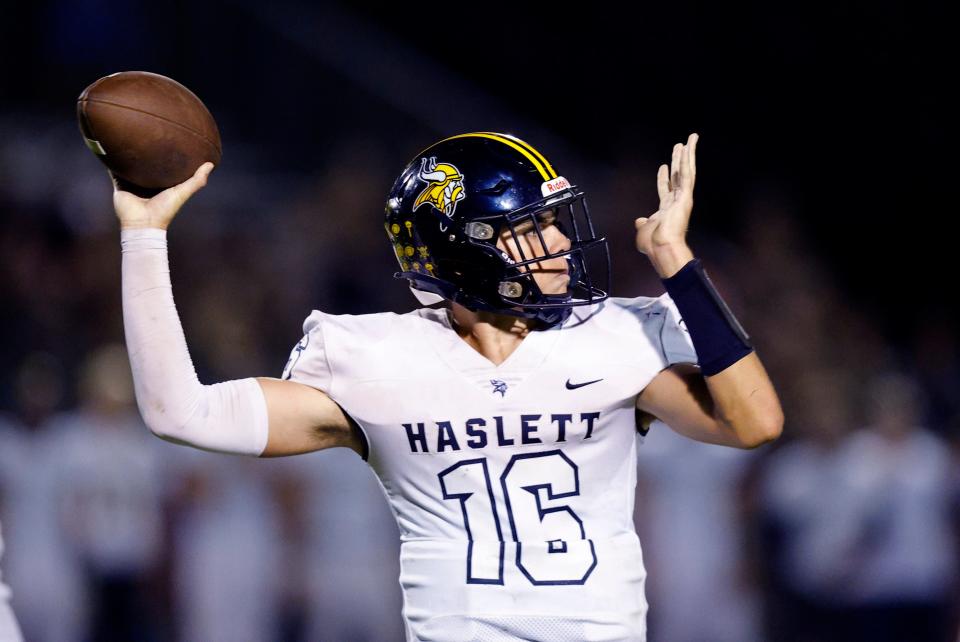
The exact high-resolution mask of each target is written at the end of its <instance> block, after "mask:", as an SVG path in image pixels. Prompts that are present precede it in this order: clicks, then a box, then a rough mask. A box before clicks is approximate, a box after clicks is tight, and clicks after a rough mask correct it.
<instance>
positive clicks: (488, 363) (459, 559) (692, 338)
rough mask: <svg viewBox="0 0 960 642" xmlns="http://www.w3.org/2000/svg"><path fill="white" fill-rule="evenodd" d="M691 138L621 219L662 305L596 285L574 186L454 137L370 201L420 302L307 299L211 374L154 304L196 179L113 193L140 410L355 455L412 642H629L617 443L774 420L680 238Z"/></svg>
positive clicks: (162, 430)
mask: <svg viewBox="0 0 960 642" xmlns="http://www.w3.org/2000/svg"><path fill="white" fill-rule="evenodd" d="M697 138H698V137H697V135H696V134H692V135H691V136H690V137H689V138H688V140H687V142H686V144H680V143H678V144H677V145H676V146H675V147H674V149H673V158H672V161H671V164H670V167H669V168H668V167H667V165H662V166H661V167H660V169H659V171H658V174H657V188H658V191H659V195H660V206H659V209H658V210H657V211H656V212H655V213H653V214H652V215H650V216H649V217H641V218H638V219H636V221H635V228H636V244H637V249H638V250H639V251H640V252H641V253H643V254H645V255H646V256H647V257H648V259H649V260H650V262H651V263H652V264H653V267H654V269H655V270H656V271H657V273H658V274H659V276H660V277H661V279H662V281H663V283H664V286H665V289H666V293H665V294H663V295H661V296H659V297H642V296H641V297H636V298H616V297H610V296H608V291H609V257H608V254H607V246H606V241H605V239H604V238H603V237H602V236H600V235H599V234H598V232H597V230H596V229H595V226H594V224H593V221H592V220H591V218H590V214H589V211H588V209H587V205H586V201H585V197H584V193H583V191H582V190H581V189H579V188H578V187H577V186H576V185H575V184H574V183H573V182H572V181H569V180H568V179H567V178H566V177H564V176H563V175H561V174H559V173H558V172H557V171H556V169H555V168H554V167H553V165H552V164H551V163H550V162H549V161H548V160H547V159H546V158H545V157H544V156H543V154H541V153H540V152H539V151H538V150H537V149H535V148H534V147H532V146H531V145H529V144H528V143H526V142H524V141H522V140H520V139H518V138H515V137H513V136H510V135H507V134H501V133H493V132H474V133H469V134H462V135H458V136H453V137H450V138H446V139H444V140H442V141H440V142H438V143H435V144H433V145H431V146H430V147H428V148H427V149H425V150H424V151H422V152H421V153H420V154H418V155H417V156H415V157H414V158H413V159H412V160H411V161H410V162H409V163H408V164H407V166H406V168H405V169H404V170H403V172H402V173H401V174H400V176H399V177H398V178H397V180H396V182H395V183H394V185H393V187H392V189H391V190H390V192H389V194H388V197H387V202H386V207H385V214H386V216H385V221H384V225H385V228H386V234H387V237H388V238H389V241H390V244H391V246H392V249H393V252H394V253H395V254H396V258H397V262H398V264H399V271H398V273H397V275H396V276H397V277H398V278H399V279H401V281H403V282H405V283H406V285H408V286H409V287H410V288H411V289H412V291H413V293H414V294H415V295H416V296H417V298H418V299H419V301H420V302H421V303H422V304H423V307H420V308H418V309H416V310H414V311H412V312H409V313H406V314H399V315H398V314H393V313H381V314H367V315H357V316H355V315H338V314H330V313H326V312H322V311H317V310H315V311H313V312H312V313H311V314H310V315H309V316H308V317H307V318H306V321H305V322H304V324H303V331H304V335H303V337H302V338H301V339H300V340H299V341H298V342H297V343H296V345H295V346H294V348H293V350H292V352H291V353H290V358H289V360H288V361H287V364H286V367H285V368H284V370H283V372H282V373H281V376H280V377H279V378H268V377H259V378H249V379H238V380H232V381H226V382H221V383H216V384H212V385H203V384H201V383H200V382H199V381H198V379H197V376H196V373H195V371H194V368H193V365H192V362H191V360H190V356H189V353H188V350H187V346H186V342H185V339H184V336H183V330H182V329H181V326H180V321H179V318H178V315H177V311H176V308H175V306H174V302H173V295H172V291H171V287H170V279H169V267H168V262H167V261H168V259H167V250H166V248H167V245H166V229H167V226H168V225H169V224H170V222H171V221H172V220H173V218H174V216H175V215H176V213H177V211H178V210H179V209H180V208H181V206H182V205H183V204H184V203H185V202H186V201H187V199H188V198H189V197H190V196H191V195H193V194H194V193H195V192H196V191H197V190H199V189H200V188H201V187H203V186H204V185H205V184H206V181H207V178H208V176H209V174H210V171H211V170H212V168H213V166H212V165H211V164H209V163H208V164H205V165H203V166H202V167H200V168H199V169H198V170H197V172H196V174H195V175H194V176H193V177H192V178H191V179H189V180H188V181H186V182H185V183H182V184H181V185H178V186H176V187H172V188H170V189H168V190H166V191H165V192H162V193H160V194H158V195H157V196H155V197H153V198H152V199H149V200H146V199H141V198H138V197H136V196H134V195H133V194H131V193H129V192H125V191H122V190H119V189H117V190H115V192H114V206H115V209H116V212H117V216H118V217H119V219H120V226H121V244H122V251H123V259H122V281H123V286H122V290H123V314H124V327H125V331H126V338H127V343H128V348H129V355H130V361H131V366H132V369H133V376H134V383H135V386H136V395H137V402H138V405H139V407H140V411H141V413H142V414H143V417H144V420H145V421H146V423H147V425H148V426H149V427H150V429H151V431H153V432H154V433H155V434H157V435H158V436H160V437H162V438H164V439H167V440H169V441H173V442H176V443H181V444H187V445H191V446H194V447H198V448H204V449H208V450H215V451H221V452H227V453H239V454H247V455H255V456H267V457H272V456H280V455H293V454H298V453H307V452H311V451H315V450H320V449H324V448H332V447H337V446H339V447H344V448H350V449H352V450H354V451H355V452H356V453H357V454H358V455H360V456H361V457H362V458H363V459H364V460H365V461H366V462H367V463H368V464H369V465H370V467H371V469H372V471H373V472H374V473H375V475H376V477H377V479H378V480H379V482H380V484H381V486H382V488H383V491H384V495H385V496H386V498H387V500H388V502H389V504H390V506H391V508H392V510H393V513H394V515H395V517H396V519H397V523H398V525H399V529H400V535H401V540H402V545H401V560H400V562H401V573H400V585H401V587H402V590H403V597H404V609H403V616H404V620H405V624H406V631H407V633H406V635H407V639H408V640H409V641H415V640H416V641H426V640H436V641H443V642H451V641H455V640H464V641H466V640H483V641H499V640H551V641H557V640H570V641H574V640H576V641H585V640H644V639H645V638H646V623H645V622H646V611H647V603H646V600H645V597H644V580H645V576H646V574H645V570H644V566H643V560H642V556H641V549H640V543H639V541H638V539H637V535H636V532H635V530H634V526H633V522H632V514H633V503H634V487H635V484H636V449H637V447H638V442H642V438H641V439H638V438H637V434H638V432H639V433H640V435H641V436H642V435H643V434H645V433H646V431H647V430H648V428H649V424H650V422H651V421H652V420H653V419H658V420H660V421H661V422H663V423H664V424H666V425H667V426H669V427H670V428H672V429H673V430H675V431H677V432H679V433H681V434H683V435H686V436H688V437H690V438H692V439H696V440H700V441H705V442H710V443H714V444H720V445H726V446H732V447H737V448H754V447H756V446H759V445H761V444H763V443H766V442H768V441H771V440H773V439H775V438H777V436H778V435H779V434H780V432H781V429H782V425H783V414H782V411H781V408H780V403H779V400H778V398H777V394H776V392H775V390H774V388H773V385H772V384H771V382H770V380H769V377H768V376H767V373H766V371H765V369H764V367H763V366H762V364H761V362H760V360H759V358H758V357H757V355H756V353H755V351H754V350H753V347H752V345H751V343H750V340H749V337H748V336H747V334H746V333H745V332H744V331H743V329H742V328H741V327H740V325H739V323H738V322H737V321H736V319H735V318H734V317H733V315H732V314H731V312H730V310H729V309H728V308H727V306H726V305H725V304H724V302H723V300H722V299H721V298H720V296H719V294H718V293H717V291H716V289H715V288H714V287H713V285H712V284H711V282H710V280H709V279H708V278H707V276H706V274H705V273H704V271H703V267H702V265H701V264H700V261H699V260H698V259H696V258H694V256H693V253H692V252H691V250H690V248H689V247H688V245H687V243H686V230H687V224H688V221H689V218H690V214H691V211H692V208H693V186H694V179H695V176H696V145H697ZM372 224H373V223H371V225H372ZM598 265H599V266H600V268H597V266H598ZM604 268H605V269H604Z"/></svg>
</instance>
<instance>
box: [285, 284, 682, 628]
mask: <svg viewBox="0 0 960 642" xmlns="http://www.w3.org/2000/svg"><path fill="white" fill-rule="evenodd" d="M303 329H304V332H305V333H306V334H305V336H304V337H303V339H302V340H301V341H300V342H299V343H298V344H297V345H296V346H295V347H294V349H293V351H292V352H291V355H290V359H289V361H288V362H287V365H286V367H285V368H284V372H283V378H285V379H291V380H293V381H298V382H301V383H304V384H307V385H310V386H313V387H315V388H318V389H320V390H323V391H325V392H326V393H327V394H328V395H329V396H330V397H331V398H332V399H334V400H335V401H336V402H337V403H338V404H339V405H340V406H341V407H342V408H343V409H344V411H345V412H346V413H347V414H349V415H350V416H351V417H352V418H353V419H354V420H356V422H357V423H358V424H359V425H360V427H361V428H362V430H363V433H364V435H365V437H366V441H367V448H368V456H367V461H368V463H369V464H370V466H371V467H372V468H373V470H374V471H375V473H376V475H377V478H378V479H379V480H380V484H381V485H382V487H383V491H384V494H385V495H386V497H387V500H388V501H389V503H390V506H391V508H392V509H393V512H394V515H395V516H396V519H397V523H398V524H399V527H400V534H401V554H400V565H401V572H400V585H401V587H402V590H403V596H404V610H403V613H404V618H405V620H406V625H407V639H408V640H411V641H413V640H417V641H426V640H437V641H440V640H442V641H444V642H452V641H455V640H481V641H487V640H490V641H494V640H498V641H499V640H513V639H525V640H552V641H557V640H577V641H580V642H582V641H585V640H644V639H645V637H646V625H645V616H646V610H647V603H646V599H645V597H644V579H645V577H646V572H645V570H644V567H643V560H642V558H641V552H640V543H639V540H638V539H637V535H636V532H635V530H634V525H633V505H634V490H635V486H636V465H637V463H636V447H637V442H638V440H637V438H636V435H637V430H636V415H635V402H636V398H637V395H638V394H639V393H640V391H642V390H643V389H644V387H646V385H647V384H648V383H649V382H650V381H651V379H653V378H654V377H655V376H656V375H657V373H659V372H660V371H661V370H662V369H664V368H665V367H667V366H668V365H670V364H672V363H677V362H692V363H696V360H697V359H696V353H695V352H694V350H693V347H692V344H691V342H690V339H689V335H688V334H687V332H686V329H685V327H684V326H683V324H682V321H681V319H680V317H679V314H678V313H677V310H676V307H675V305H674V303H673V301H672V300H670V298H669V297H668V296H667V295H666V294H664V295H663V296H661V297H659V298H650V297H639V298H636V299H622V298H610V299H608V300H607V301H606V302H604V303H601V304H597V305H594V306H589V307H587V306H584V307H577V308H573V312H572V314H571V315H570V316H569V318H568V319H567V320H566V321H565V322H564V323H563V324H559V325H557V326H554V327H553V328H550V329H548V330H539V331H534V332H531V333H530V334H529V335H528V336H527V337H526V338H525V339H524V340H523V341H522V342H521V343H520V345H519V346H518V347H517V348H516V350H515V351H514V352H513V353H512V354H511V355H510V356H509V357H508V358H507V360H506V361H504V362H503V363H502V364H500V365H499V366H495V365H494V364H493V363H492V362H490V361H489V360H487V359H486V358H485V357H483V356H482V355H481V354H480V353H478V352H477V351H475V350H474V349H473V348H471V347H470V346H469V345H468V344H467V343H466V342H465V341H464V340H463V339H461V338H460V337H459V336H458V335H457V333H456V331H455V330H454V328H453V325H452V322H451V318H450V313H449V311H448V310H446V309H430V308H421V309H419V310H415V311H413V312H410V313H407V314H401V315H397V314H393V313H381V314H368V315H359V316H353V315H330V314H324V313H322V312H319V311H314V312H313V313H312V314H311V315H310V316H309V317H308V318H307V320H306V321H305V322H304V326H303Z"/></svg>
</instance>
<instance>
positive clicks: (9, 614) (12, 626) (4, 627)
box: [0, 598, 23, 642]
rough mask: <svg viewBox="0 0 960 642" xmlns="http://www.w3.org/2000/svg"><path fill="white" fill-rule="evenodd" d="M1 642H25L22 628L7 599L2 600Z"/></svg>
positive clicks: (0, 609) (0, 601)
mask: <svg viewBox="0 0 960 642" xmlns="http://www.w3.org/2000/svg"><path fill="white" fill-rule="evenodd" d="M0 642H23V637H22V636H21V635H20V627H19V626H17V620H16V619H15V618H14V617H13V609H11V608H10V605H9V604H7V601H6V600H5V599H2V598H0Z"/></svg>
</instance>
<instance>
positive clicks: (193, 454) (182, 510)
mask: <svg viewBox="0 0 960 642" xmlns="http://www.w3.org/2000/svg"><path fill="white" fill-rule="evenodd" d="M174 458H175V461H176V468H177V469H179V470H178V472H177V473H176V474H174V475H171V476H170V477H169V478H168V479H167V483H172V484H176V485H178V486H179V488H180V492H179V497H178V498H177V500H176V506H175V507H174V508H173V511H172V512H171V517H174V518H175V522H174V523H173V524H172V532H173V537H174V542H173V545H174V556H173V560H172V569H171V571H172V577H173V582H172V591H173V598H174V604H173V610H174V620H175V622H176V623H177V629H178V630H177V631H176V635H177V638H178V639H180V640H184V641H193V640H231V641H236V642H271V641H272V640H274V639H275V638H274V633H275V632H276V631H277V630H278V627H279V622H280V616H279V606H280V605H279V603H278V602H279V598H278V595H279V593H280V591H279V589H280V587H281V586H282V584H283V582H285V578H284V577H283V574H282V568H283V567H282V563H281V561H282V549H281V546H282V541H281V539H280V529H279V524H280V519H279V514H278V503H277V502H275V501H274V498H273V497H272V495H271V493H270V487H269V484H268V479H267V475H266V470H265V467H264V462H262V461H258V460H256V459H251V458H246V457H231V456H227V455H222V454H217V453H206V452H202V451H199V450H192V449H189V448H183V447H179V448H177V452H176V453H175V455H174Z"/></svg>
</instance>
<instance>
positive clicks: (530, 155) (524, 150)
mask: <svg viewBox="0 0 960 642" xmlns="http://www.w3.org/2000/svg"><path fill="white" fill-rule="evenodd" d="M457 138H489V139H490V140H495V141H497V142H498V143H503V144H504V145H507V146H509V147H512V148H513V149H515V150H517V151H518V152H520V153H521V154H523V155H524V156H525V157H526V158H527V160H528V161H530V162H531V163H533V166H534V167H536V168H537V171H538V172H540V176H542V177H543V180H545V181H549V180H551V179H554V178H556V177H557V173H556V172H555V171H554V170H553V167H552V166H551V165H550V163H549V162H547V159H546V158H544V157H543V154H541V153H540V152H538V151H537V150H535V149H534V148H533V147H530V145H528V144H527V143H525V142H523V141H522V140H520V139H519V138H514V137H513V136H510V137H507V136H505V135H503V134H496V133H493V132H473V133H470V134H458V135H456V136H451V137H450V138H444V139H443V140H442V141H440V142H441V143H443V142H446V141H448V140H454V139H457ZM438 144H439V143H438ZM431 147H432V145H431ZM424 151H426V150H424ZM420 155H421V156H422V155H423V152H421V153H420Z"/></svg>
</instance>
